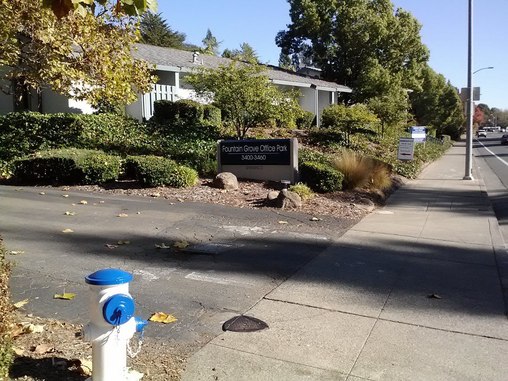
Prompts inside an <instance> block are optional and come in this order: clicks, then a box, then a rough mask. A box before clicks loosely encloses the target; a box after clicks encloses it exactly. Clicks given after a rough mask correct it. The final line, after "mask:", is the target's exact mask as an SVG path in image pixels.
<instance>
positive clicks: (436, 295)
mask: <svg viewBox="0 0 508 381" xmlns="http://www.w3.org/2000/svg"><path fill="white" fill-rule="evenodd" d="M427 298H429V299H443V298H441V297H440V296H439V295H438V294H430V295H427Z"/></svg>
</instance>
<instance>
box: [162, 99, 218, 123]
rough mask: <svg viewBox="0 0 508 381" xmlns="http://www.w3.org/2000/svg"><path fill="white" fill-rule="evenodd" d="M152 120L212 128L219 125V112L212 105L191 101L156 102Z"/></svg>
mask: <svg viewBox="0 0 508 381" xmlns="http://www.w3.org/2000/svg"><path fill="white" fill-rule="evenodd" d="M153 107H154V114H153V119H154V121H156V122H159V123H165V122H169V123H170V124H174V123H177V124H180V125H183V126H197V125H203V126H214V127H219V126H220V125H221V122H222V121H221V112H220V110H219V109H218V108H217V107H215V106H213V105H203V104H201V103H198V102H196V101H193V100H191V99H181V100H178V101H176V102H172V101H168V100H158V101H155V102H154V105H153Z"/></svg>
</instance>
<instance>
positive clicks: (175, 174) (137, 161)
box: [125, 156, 198, 188]
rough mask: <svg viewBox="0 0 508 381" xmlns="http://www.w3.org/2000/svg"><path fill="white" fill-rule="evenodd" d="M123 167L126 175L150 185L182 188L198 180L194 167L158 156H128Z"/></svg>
mask: <svg viewBox="0 0 508 381" xmlns="http://www.w3.org/2000/svg"><path fill="white" fill-rule="evenodd" d="M125 168H126V170H125V173H126V175H127V176H129V177H132V178H135V179H137V180H138V181H140V182H142V183H143V184H145V185H148V186H152V187H157V186H162V185H169V186H172V187H175V188H184V187H189V186H193V185H195V184H196V183H197V181H198V173H197V172H196V171H195V170H194V169H192V168H189V167H186V166H183V165H178V164H177V163H176V162H175V161H173V160H171V159H167V158H165V157H160V156H128V157H127V160H126V162H125Z"/></svg>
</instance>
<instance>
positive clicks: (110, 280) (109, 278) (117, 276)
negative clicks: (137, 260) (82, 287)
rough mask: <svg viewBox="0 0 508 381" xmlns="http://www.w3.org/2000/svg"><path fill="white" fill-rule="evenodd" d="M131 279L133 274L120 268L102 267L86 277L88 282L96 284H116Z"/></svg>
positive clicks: (127, 281)
mask: <svg viewBox="0 0 508 381" xmlns="http://www.w3.org/2000/svg"><path fill="white" fill-rule="evenodd" d="M131 280H132V274H131V273H128V272H127V271H123V270H120V269H102V270H98V271H96V272H94V273H92V274H90V275H88V276H87V277H85V282H86V283H88V284H93V285H96V286H114V285H116V284H124V283H129V282H130V281H131Z"/></svg>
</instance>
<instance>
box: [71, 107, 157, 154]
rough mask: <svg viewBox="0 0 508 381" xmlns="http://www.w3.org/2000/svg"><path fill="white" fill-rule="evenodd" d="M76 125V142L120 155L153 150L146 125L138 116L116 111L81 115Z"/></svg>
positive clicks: (82, 146) (83, 146) (76, 145)
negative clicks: (135, 117)
mask: <svg viewBox="0 0 508 381" xmlns="http://www.w3.org/2000/svg"><path fill="white" fill-rule="evenodd" d="M73 128H74V129H75V130H77V131H78V132H79V136H78V138H77V140H76V141H75V142H73V146H74V147H76V148H86V149H96V150H102V151H106V152H111V153H115V154H119V155H139V154H146V153H151V152H153V150H154V144H153V141H152V139H151V137H150V135H149V133H148V130H147V127H146V126H145V125H144V124H142V123H140V122H138V121H137V120H135V119H133V118H129V117H125V116H122V115H116V114H96V115H79V116H77V117H76V118H75V121H74V125H73Z"/></svg>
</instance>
